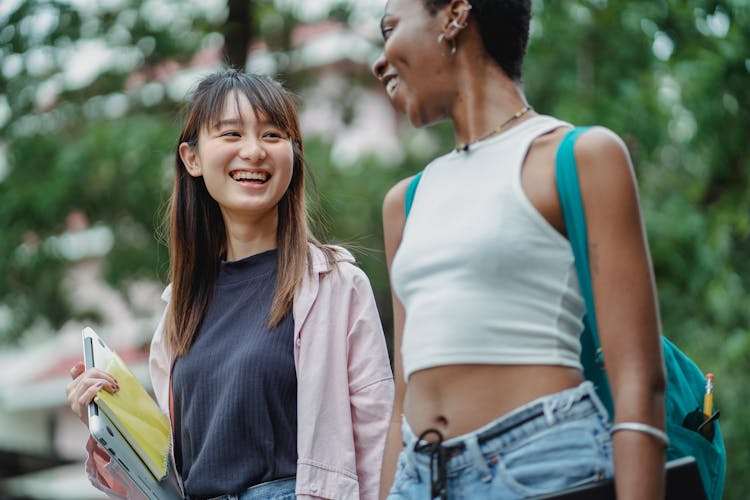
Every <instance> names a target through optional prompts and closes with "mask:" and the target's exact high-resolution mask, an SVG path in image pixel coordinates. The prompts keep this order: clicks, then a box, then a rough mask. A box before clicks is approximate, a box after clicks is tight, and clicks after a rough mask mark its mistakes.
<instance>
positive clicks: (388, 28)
mask: <svg viewBox="0 0 750 500" xmlns="http://www.w3.org/2000/svg"><path fill="white" fill-rule="evenodd" d="M392 31H393V27H392V26H383V27H382V28H380V34H381V35H382V37H383V40H387V39H388V37H389V36H390V35H391V32H392Z"/></svg>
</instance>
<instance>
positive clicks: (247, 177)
mask: <svg viewBox="0 0 750 500" xmlns="http://www.w3.org/2000/svg"><path fill="white" fill-rule="evenodd" d="M230 175H231V176H232V179H234V180H236V181H260V182H265V181H267V180H268V174H267V173H265V172H245V171H236V172H232V173H231V174H230Z"/></svg>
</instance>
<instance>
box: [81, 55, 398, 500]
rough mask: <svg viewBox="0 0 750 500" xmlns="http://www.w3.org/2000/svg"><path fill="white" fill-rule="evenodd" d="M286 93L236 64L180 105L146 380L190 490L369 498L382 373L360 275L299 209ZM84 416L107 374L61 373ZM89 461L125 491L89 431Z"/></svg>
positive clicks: (110, 386)
mask: <svg viewBox="0 0 750 500" xmlns="http://www.w3.org/2000/svg"><path fill="white" fill-rule="evenodd" d="M306 169H307V165H306V164H305V161H304V158H303V146H302V138H301V135H300V130H299V122H298V118H297V110H296V107H295V104H294V100H293V97H292V95H291V94H290V93H289V92H288V91H286V90H285V89H284V88H283V87H282V86H281V85H279V84H278V83H277V82H275V81H273V80H272V79H270V78H268V77H265V76H260V75H249V74H245V73H242V72H239V71H236V70H226V71H220V72H218V73H214V74H211V75H209V76H207V77H205V78H204V79H203V80H202V81H201V82H200V83H199V85H198V87H197V89H196V90H195V92H194V93H193V95H192V98H191V100H190V102H189V104H188V109H187V117H186V119H185V123H184V126H183V129H182V132H181V134H180V137H179V140H178V142H177V148H176V152H175V180H174V189H173V191H172V197H171V200H170V210H169V225H170V240H169V248H170V259H171V260H170V263H171V273H170V275H171V280H172V283H171V285H170V286H169V287H168V288H167V290H166V291H165V292H164V295H163V298H164V299H165V300H166V301H167V302H168V305H167V307H166V310H165V314H164V317H163V319H162V321H161V323H160V324H159V326H158V328H157V331H156V333H155V335H154V338H153V340H152V343H151V352H150V370H151V381H152V384H153V387H154V392H155V394H156V397H157V400H158V402H159V405H160V407H161V408H162V410H163V411H164V412H165V413H166V414H167V415H169V416H170V417H171V420H172V424H173V437H174V446H173V458H174V462H175V466H176V470H177V472H178V475H179V478H180V480H181V481H180V482H181V484H182V487H183V489H184V493H185V496H186V497H187V498H190V499H207V498H228V495H232V498H240V499H243V500H250V499H256V498H270V497H273V498H279V499H281V498H295V495H297V496H300V497H316V498H341V499H348V498H368V499H374V498H377V496H378V487H379V479H380V465H381V460H382V451H383V447H384V443H385V433H386V429H387V426H388V420H389V417H390V409H391V404H392V398H393V377H392V374H391V369H390V363H389V360H388V353H387V350H386V345H385V339H384V336H383V331H382V327H381V325H380V319H379V317H378V312H377V308H376V305H375V300H374V297H373V293H372V289H371V288H370V284H369V281H368V280H367V277H366V276H365V275H364V273H363V272H362V271H361V270H360V269H359V268H357V267H356V266H355V265H354V259H353V257H352V256H351V254H350V253H349V252H348V251H346V250H345V249H343V248H341V247H334V246H326V245H323V244H321V243H319V242H318V241H317V240H316V239H315V237H314V236H313V235H312V233H311V232H310V229H309V227H308V222H307V209H306V204H305V170H306ZM71 375H72V376H73V378H74V380H73V382H71V383H70V384H69V386H68V388H67V394H68V400H69V402H70V405H71V407H72V409H73V410H74V411H75V412H76V413H77V414H78V415H79V417H80V418H81V420H83V421H84V423H85V422H86V421H87V405H88V403H89V402H90V401H91V400H92V399H93V398H94V396H95V394H96V392H97V391H98V390H100V389H102V388H103V389H105V390H108V391H116V390H117V383H116V381H115V380H114V379H113V378H112V377H111V376H109V375H108V374H106V373H104V372H101V371H97V370H95V369H91V370H87V371H84V369H83V366H82V364H80V363H79V364H77V365H76V366H74V367H73V369H72V370H71ZM87 450H88V451H89V459H88V461H87V471H88V473H89V477H90V478H91V480H92V482H93V483H94V485H95V486H97V487H98V488H100V489H102V490H103V491H105V492H107V493H108V494H110V495H113V496H118V495H119V496H122V495H125V494H128V495H129V494H130V492H132V491H133V488H134V485H133V484H130V483H129V482H128V481H126V480H125V476H123V475H122V474H121V473H119V471H118V470H117V469H118V466H117V464H116V463H113V462H114V461H110V460H109V458H108V457H107V455H106V453H105V451H104V450H103V449H102V448H101V447H100V446H99V445H98V444H97V443H96V442H95V441H93V440H89V443H88V445H87Z"/></svg>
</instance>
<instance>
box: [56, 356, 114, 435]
mask: <svg viewBox="0 0 750 500" xmlns="http://www.w3.org/2000/svg"><path fill="white" fill-rule="evenodd" d="M81 365H82V363H76V364H75V365H74V366H73V367H72V368H71V369H70V375H71V376H72V377H73V380H72V381H71V382H70V383H68V385H67V386H66V388H65V394H66V396H67V398H68V403H69V404H70V408H71V410H73V413H75V414H76V415H78V418H79V419H80V420H81V421H82V422H83V423H84V424H86V425H88V406H89V404H90V403H91V402H92V401H93V400H94V398H95V397H96V393H97V392H99V391H100V390H101V389H104V390H106V391H108V392H110V393H116V392H117V391H119V390H120V387H119V386H118V384H117V381H116V380H115V379H114V377H112V375H110V374H109V373H107V372H104V371H102V370H97V369H96V368H91V369H89V370H85V371H83V370H82V366H81Z"/></svg>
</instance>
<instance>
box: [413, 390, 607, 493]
mask: <svg viewBox="0 0 750 500" xmlns="http://www.w3.org/2000/svg"><path fill="white" fill-rule="evenodd" d="M593 413H599V414H601V415H602V417H603V418H604V419H607V411H606V409H604V406H603V405H602V404H601V402H600V401H599V399H598V398H597V397H596V393H595V391H594V386H593V384H592V383H591V382H589V381H586V382H583V383H582V384H581V385H579V386H577V387H574V388H571V389H566V390H563V391H560V392H557V393H554V394H550V395H547V396H542V397H541V398H538V399H536V400H534V401H531V402H530V403H527V404H526V405H523V406H521V407H519V408H517V409H515V410H513V411H511V412H510V413H508V414H506V415H504V416H502V417H500V418H498V419H496V420H494V421H492V422H490V423H488V424H487V425H485V426H482V427H480V428H479V429H476V430H474V431H472V432H469V433H466V434H463V435H460V436H456V437H453V438H451V439H447V440H443V436H442V434H441V433H440V432H439V431H438V430H436V429H427V430H425V431H424V432H422V433H421V434H420V435H419V436H416V435H415V434H414V432H413V431H412V430H411V428H410V427H409V424H408V422H407V421H406V419H404V421H403V434H404V440H405V443H404V444H405V445H406V447H407V449H410V450H413V453H414V454H413V455H412V457H413V458H412V459H411V460H417V461H419V462H423V463H424V462H425V461H426V462H427V463H428V464H429V465H428V467H429V470H430V483H431V494H432V498H445V487H446V482H445V480H446V474H447V469H448V468H451V469H452V468H453V467H461V466H463V465H464V464H468V463H474V464H476V465H478V466H479V468H480V470H482V469H485V468H486V467H487V465H486V463H484V461H483V459H482V458H481V456H482V451H481V449H480V446H482V445H483V444H485V443H488V442H489V441H492V440H494V439H496V438H500V437H501V436H504V435H505V436H506V437H505V439H503V440H502V441H507V442H506V443H504V445H509V444H510V443H511V442H512V441H514V434H516V433H514V432H511V431H513V430H514V429H517V428H519V427H522V426H524V424H529V423H531V422H536V424H535V427H536V428H540V426H541V428H545V427H550V426H553V425H554V424H555V423H556V422H560V421H565V420H569V419H571V418H573V419H574V418H580V417H582V416H584V415H590V414H593ZM430 435H433V436H434V437H435V438H436V439H434V440H430V441H427V440H426V438H428V437H429V436H430ZM498 445H499V446H504V445H503V443H500V444H498V443H496V442H493V443H492V444H491V446H492V447H494V446H498ZM488 446H490V445H488ZM482 448H484V447H482ZM465 451H467V452H468V454H466V453H464V452H465ZM454 457H455V458H454ZM451 464H452V465H451Z"/></svg>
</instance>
